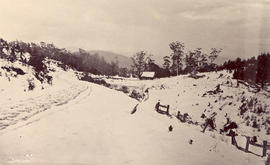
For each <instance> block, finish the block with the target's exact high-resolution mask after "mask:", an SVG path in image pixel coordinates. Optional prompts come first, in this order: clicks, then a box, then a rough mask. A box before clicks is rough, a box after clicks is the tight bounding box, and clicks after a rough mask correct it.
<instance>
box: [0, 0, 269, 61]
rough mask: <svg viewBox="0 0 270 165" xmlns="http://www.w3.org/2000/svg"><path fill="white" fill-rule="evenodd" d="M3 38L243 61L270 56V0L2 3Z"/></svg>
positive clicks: (18, 0)
mask: <svg viewBox="0 0 270 165" xmlns="http://www.w3.org/2000/svg"><path fill="white" fill-rule="evenodd" d="M0 6H1V10H0V20H1V24H0V37H2V38H4V39H6V40H8V41H11V40H22V41H26V42H40V41H45V42H48V43H54V44H55V45H56V46H58V47H65V48H68V49H70V50H75V49H76V48H83V49H86V50H109V51H113V52H116V53H122V54H124V55H128V56H131V55H132V54H134V53H135V52H136V51H140V50H146V51H148V52H151V53H153V54H154V55H157V56H165V55H169V54H170V49H169V47H168V45H169V43H170V42H172V41H181V42H184V43H185V45H186V47H187V49H188V50H190V49H194V48H197V47H201V48H203V50H205V51H206V52H209V50H210V48H211V47H216V48H222V49H223V52H222V54H221V55H222V56H224V57H236V56H240V57H242V58H245V57H250V56H256V55H257V54H258V53H259V52H262V51H270V0H265V1H264V0H110V1H109V0H0Z"/></svg>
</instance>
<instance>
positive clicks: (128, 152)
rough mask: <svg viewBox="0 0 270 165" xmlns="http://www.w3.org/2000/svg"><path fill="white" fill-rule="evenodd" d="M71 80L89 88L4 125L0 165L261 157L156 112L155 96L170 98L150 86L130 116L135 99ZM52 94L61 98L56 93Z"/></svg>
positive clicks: (184, 162)
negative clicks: (47, 108)
mask: <svg viewBox="0 0 270 165" xmlns="http://www.w3.org/2000/svg"><path fill="white" fill-rule="evenodd" d="M62 76H63V75H62ZM64 80H65V81H64ZM66 81H68V79H63V81H62V83H64V82H66ZM162 81H163V80H162ZM173 81H174V80H173ZM72 82H73V83H74V85H75V84H77V85H78V86H85V85H86V86H88V87H89V88H88V89H87V90H85V91H84V92H82V93H80V94H79V95H78V96H77V97H76V98H74V99H72V100H70V101H69V102H65V104H62V105H59V106H52V107H51V108H50V109H49V110H47V111H44V112H42V113H39V114H36V115H34V116H32V117H31V118H28V119H27V120H26V121H21V122H18V123H17V124H15V125H12V126H10V127H9V128H6V129H4V130H5V131H4V132H3V133H2V134H1V135H0V163H2V164H14V165H21V164H31V165H32V164H48V165H49V164H50V165H52V164H70V165H73V164H115V165H121V164H131V165H138V164H149V165H150V164H153V165H159V164H160V165H165V164H170V165H173V164H181V165H192V164H203V165H204V164H205V165H211V164H212V165H216V164H220V165H222V164H224V165H225V164H235V165H240V164H245V165H247V164H250V165H257V164H263V161H264V159H262V158H260V157H257V156H255V155H252V154H248V153H244V152H242V151H240V150H237V149H236V148H235V147H234V146H232V145H230V144H228V143H226V142H223V141H221V140H219V139H217V138H212V137H209V134H210V135H211V136H215V134H214V133H213V134H211V133H209V134H203V133H201V132H200V127H197V126H194V125H189V124H183V123H181V122H179V121H178V120H175V119H174V118H168V117H167V116H165V115H160V114H158V113H156V112H155V111H154V103H155V101H156V99H161V102H163V103H170V102H169V100H170V99H169V98H167V100H166V98H165V97H166V96H165V94H166V93H163V94H164V96H162V95H161V94H162V93H155V90H154V87H153V90H150V97H149V100H147V101H145V102H142V103H140V104H139V105H138V107H137V108H138V111H137V112H136V113H135V114H133V115H131V114H130V112H131V111H132V109H133V108H134V106H135V105H136V104H138V101H136V100H135V99H131V98H130V97H127V95H125V94H124V93H122V92H119V91H115V90H112V89H108V88H105V87H103V86H99V85H95V84H92V83H87V82H80V81H75V80H74V81H72ZM175 82H177V81H175ZM154 83H156V82H154ZM157 86H159V85H158V84H157ZM157 86H156V87H157ZM172 87H173V86H172ZM209 88H210V87H209ZM69 89H71V88H67V91H70V90H69ZM162 90H163V89H162ZM162 90H161V91H160V92H163V91H162ZM71 91H72V90H71ZM172 91H174V90H172ZM156 92H157V91H156ZM56 93H57V92H56ZM52 96H54V94H52ZM167 97H173V95H167ZM45 98H46V97H45ZM58 98H59V99H60V98H62V99H63V97H62V96H61V95H59V97H58ZM187 99H188V98H187ZM189 99H191V98H189ZM45 100H46V99H45ZM167 101H168V102H167ZM186 101H187V100H186ZM170 125H173V127H174V128H173V131H172V132H169V131H168V127H169V126H170ZM191 140H192V142H191Z"/></svg>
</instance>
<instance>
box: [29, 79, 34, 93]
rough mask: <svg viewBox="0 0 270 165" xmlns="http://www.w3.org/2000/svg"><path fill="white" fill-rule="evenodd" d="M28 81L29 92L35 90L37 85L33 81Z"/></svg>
mask: <svg viewBox="0 0 270 165" xmlns="http://www.w3.org/2000/svg"><path fill="white" fill-rule="evenodd" d="M27 81H28V91H31V90H34V88H35V83H34V82H33V80H27Z"/></svg>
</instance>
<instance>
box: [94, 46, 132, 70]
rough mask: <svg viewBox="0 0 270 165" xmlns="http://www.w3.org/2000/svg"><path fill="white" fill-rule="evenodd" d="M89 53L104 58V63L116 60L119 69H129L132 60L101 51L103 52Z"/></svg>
mask: <svg viewBox="0 0 270 165" xmlns="http://www.w3.org/2000/svg"><path fill="white" fill-rule="evenodd" d="M89 52H90V53H91V54H94V53H97V54H98V55H99V56H102V57H104V59H105V61H106V62H109V63H110V62H112V61H114V62H115V61H116V58H117V60H118V62H119V66H120V67H125V68H131V65H132V60H131V58H130V57H127V56H124V55H121V54H118V53H113V52H110V51H103V50H91V51H89Z"/></svg>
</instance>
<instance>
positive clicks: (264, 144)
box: [231, 135, 270, 157]
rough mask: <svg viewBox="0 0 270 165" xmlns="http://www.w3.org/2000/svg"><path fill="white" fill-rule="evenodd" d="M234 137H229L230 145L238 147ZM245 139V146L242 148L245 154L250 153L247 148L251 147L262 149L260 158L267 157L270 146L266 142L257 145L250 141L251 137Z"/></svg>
mask: <svg viewBox="0 0 270 165" xmlns="http://www.w3.org/2000/svg"><path fill="white" fill-rule="evenodd" d="M235 136H237V135H232V136H231V143H232V145H235V146H236V147H239V146H238V145H237V141H236V139H235ZM245 137H246V146H245V148H244V151H245V152H250V151H249V146H250V145H252V146H256V147H261V148H262V155H261V156H262V157H265V156H266V155H267V150H270V145H268V142H267V141H266V140H263V143H262V144H258V143H256V142H253V141H251V137H249V136H245Z"/></svg>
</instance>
